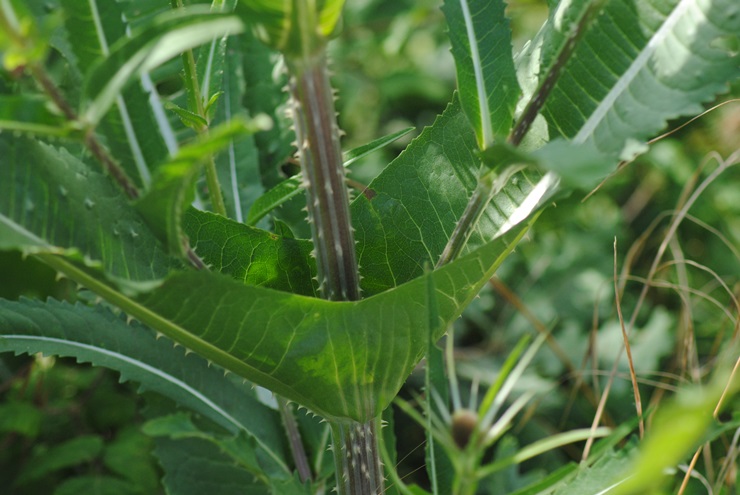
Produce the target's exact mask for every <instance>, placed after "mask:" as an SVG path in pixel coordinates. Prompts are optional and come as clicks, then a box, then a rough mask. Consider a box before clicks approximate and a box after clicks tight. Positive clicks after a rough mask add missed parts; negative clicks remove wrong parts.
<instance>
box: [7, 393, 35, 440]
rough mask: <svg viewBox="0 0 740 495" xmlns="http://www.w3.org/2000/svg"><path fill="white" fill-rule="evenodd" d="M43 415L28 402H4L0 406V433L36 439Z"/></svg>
mask: <svg viewBox="0 0 740 495" xmlns="http://www.w3.org/2000/svg"><path fill="white" fill-rule="evenodd" d="M43 421H44V413H43V412H41V410H40V409H38V408H37V407H35V406H33V405H32V404H30V403H28V402H20V401H18V402H16V401H9V400H6V401H4V402H3V403H2V404H0V433H2V434H7V433H14V434H16V435H22V436H24V437H28V438H36V436H37V435H38V434H39V431H40V430H41V424H42V423H43Z"/></svg>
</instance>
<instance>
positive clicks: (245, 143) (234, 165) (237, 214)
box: [210, 37, 273, 222]
mask: <svg viewBox="0 0 740 495" xmlns="http://www.w3.org/2000/svg"><path fill="white" fill-rule="evenodd" d="M240 46H241V45H240V40H238V39H237V38H233V37H231V38H228V40H227V41H225V42H224V50H225V51H226V52H227V53H228V56H224V60H223V61H222V63H221V64H220V66H218V67H220V70H219V72H221V75H220V76H219V77H218V78H216V77H215V76H214V77H212V78H211V79H210V81H211V83H210V84H211V85H213V84H214V83H215V81H214V79H218V80H219V81H220V84H221V85H220V86H219V91H220V92H221V97H219V99H218V102H217V105H216V107H215V116H214V119H213V122H212V125H217V124H219V123H221V122H229V121H231V120H232V119H234V118H237V117H239V116H243V115H244V114H245V111H244V103H243V101H244V98H245V96H246V95H247V93H248V91H247V90H246V83H245V74H244V69H243V60H242V59H243V54H242V52H241V51H240V50H239V47H240ZM214 63H215V62H214ZM214 89H215V88H214ZM254 115H259V117H260V118H262V119H265V120H266V116H265V115H264V114H261V113H259V114H254ZM272 127H273V124H271V125H270V126H269V127H268V126H264V127H263V128H262V130H263V131H269V129H272ZM259 134H262V133H261V132H260V133H258V134H257V135H259ZM255 140H256V136H245V137H244V139H240V140H232V142H231V143H229V145H228V146H227V147H226V149H225V150H224V151H222V152H221V153H219V154H218V155H217V156H216V170H217V171H218V179H219V182H220V183H221V185H222V188H223V195H224V201H225V203H226V208H227V211H228V213H229V216H230V217H231V218H233V219H234V220H236V221H237V222H243V221H244V218H246V216H247V212H248V211H249V209H250V208H251V207H252V204H253V203H254V201H255V200H256V199H257V198H258V197H259V196H260V195H261V194H262V193H263V192H264V188H263V187H262V180H261V178H260V163H259V150H258V149H257V145H256V141H255Z"/></svg>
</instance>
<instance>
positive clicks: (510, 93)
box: [442, 0, 521, 149]
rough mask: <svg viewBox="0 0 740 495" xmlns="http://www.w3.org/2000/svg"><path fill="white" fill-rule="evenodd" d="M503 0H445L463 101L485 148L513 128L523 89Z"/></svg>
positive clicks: (479, 140)
mask: <svg viewBox="0 0 740 495" xmlns="http://www.w3.org/2000/svg"><path fill="white" fill-rule="evenodd" d="M505 7H506V5H505V4H504V2H503V1H502V0H446V1H445V3H444V6H443V8H442V10H443V11H444V13H445V17H446V18H447V24H448V25H449V36H450V41H451V43H452V54H453V55H454V57H455V67H456V68H457V85H458V90H459V92H460V101H461V102H462V107H463V109H464V110H465V114H466V115H467V116H468V119H469V120H470V123H471V124H472V126H473V129H474V130H475V135H476V137H477V139H478V147H479V148H480V149H486V148H488V147H489V146H491V145H492V144H493V143H494V139H495V138H496V137H503V136H506V134H508V132H509V130H510V129H511V126H512V123H513V117H514V108H515V107H516V103H517V99H518V97H519V94H520V93H521V90H520V89H519V84H518V82H517V78H516V71H515V70H514V59H513V56H512V52H511V29H510V27H509V21H508V19H507V18H506V16H505V15H504V8H505Z"/></svg>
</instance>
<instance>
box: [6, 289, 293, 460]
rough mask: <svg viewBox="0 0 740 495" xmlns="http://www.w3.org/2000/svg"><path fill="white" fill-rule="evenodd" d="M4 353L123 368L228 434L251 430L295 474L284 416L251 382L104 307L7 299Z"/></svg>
mask: <svg viewBox="0 0 740 495" xmlns="http://www.w3.org/2000/svg"><path fill="white" fill-rule="evenodd" d="M0 351H2V352H8V351H12V352H15V353H29V354H32V353H36V352H42V353H44V354H47V355H59V356H72V357H75V358H76V359H77V360H78V361H80V362H90V363H92V364H94V365H96V366H104V367H106V368H110V369H113V370H116V371H118V372H119V373H121V379H122V380H130V381H134V382H137V383H139V384H140V386H141V390H149V391H154V392H157V393H160V394H162V395H164V396H166V397H169V398H171V399H173V400H175V401H176V402H177V403H178V404H180V405H182V406H184V407H187V408H189V409H190V410H192V411H194V412H197V413H198V414H200V415H201V416H203V417H205V418H209V419H210V420H212V421H213V422H214V423H215V424H217V425H219V426H221V427H222V428H224V429H225V430H226V431H229V432H231V433H233V434H236V433H238V432H240V431H241V432H245V433H248V434H249V435H251V436H253V437H254V438H255V439H256V442H257V444H258V445H259V447H260V449H261V450H262V451H263V456H264V457H265V459H268V460H270V463H271V464H270V465H271V466H272V468H273V469H278V470H280V469H281V470H283V471H284V472H286V473H287V472H288V471H287V468H286V467H285V461H284V459H285V453H284V452H283V447H282V443H281V434H280V431H281V429H280V426H279V425H280V423H279V417H278V416H277V414H276V413H275V412H274V411H272V410H269V409H267V408H266V406H264V405H262V404H261V403H260V402H258V401H257V400H256V398H255V397H254V395H253V393H252V392H251V385H249V384H242V383H241V381H240V380H232V379H230V378H229V377H225V376H224V373H223V371H222V370H219V369H216V368H214V367H212V366H209V364H208V363H207V362H206V361H205V360H204V359H202V358H200V357H198V356H196V355H193V354H188V355H186V354H185V353H184V352H183V350H182V349H181V348H175V347H173V345H172V342H171V341H168V340H166V339H157V338H156V337H155V336H154V335H153V334H152V332H150V331H149V330H148V329H146V328H143V327H142V326H141V325H138V324H135V323H134V324H126V322H125V320H124V319H122V318H121V317H119V316H115V315H114V314H112V313H111V312H110V311H109V310H107V309H105V308H103V307H100V306H96V307H87V306H83V305H81V304H77V305H74V306H72V305H70V304H67V303H62V302H57V301H53V300H50V301H48V302H46V303H42V302H39V301H30V300H23V301H20V302H11V301H5V300H0Z"/></svg>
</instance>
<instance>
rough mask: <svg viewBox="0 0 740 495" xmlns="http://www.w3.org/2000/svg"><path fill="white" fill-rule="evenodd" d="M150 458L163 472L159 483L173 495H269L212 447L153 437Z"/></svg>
mask: <svg viewBox="0 0 740 495" xmlns="http://www.w3.org/2000/svg"><path fill="white" fill-rule="evenodd" d="M154 455H155V456H156V457H157V458H158V459H159V463H160V464H161V465H162V468H163V470H164V477H163V478H162V484H163V486H164V487H165V489H166V490H167V492H168V493H173V494H177V495H203V494H204V493H213V494H218V495H244V494H245V493H249V494H254V495H269V494H270V491H269V489H268V487H267V486H266V485H265V484H264V483H262V482H260V481H259V480H257V479H255V478H254V476H253V475H252V473H250V472H249V471H247V470H246V469H243V468H240V467H239V466H236V465H234V462H233V461H232V460H231V458H229V457H228V456H226V455H224V454H223V453H221V452H220V451H219V449H218V447H216V446H215V445H213V444H211V443H209V442H206V441H205V440H200V439H197V438H190V439H184V440H171V439H169V438H157V439H156V448H155V449H154Z"/></svg>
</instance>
